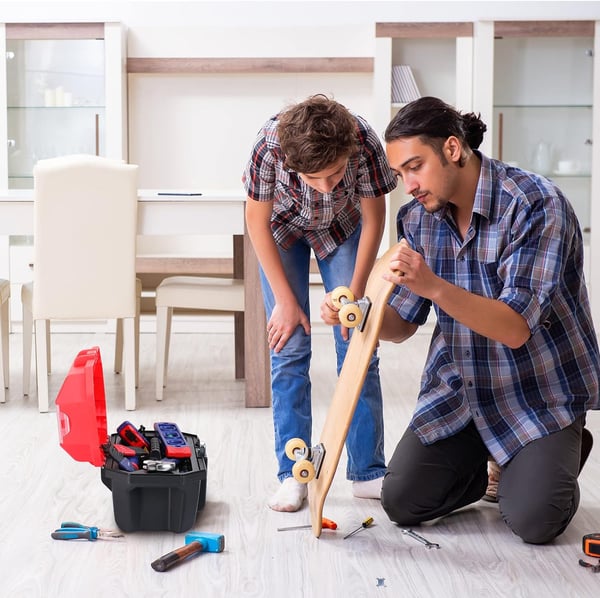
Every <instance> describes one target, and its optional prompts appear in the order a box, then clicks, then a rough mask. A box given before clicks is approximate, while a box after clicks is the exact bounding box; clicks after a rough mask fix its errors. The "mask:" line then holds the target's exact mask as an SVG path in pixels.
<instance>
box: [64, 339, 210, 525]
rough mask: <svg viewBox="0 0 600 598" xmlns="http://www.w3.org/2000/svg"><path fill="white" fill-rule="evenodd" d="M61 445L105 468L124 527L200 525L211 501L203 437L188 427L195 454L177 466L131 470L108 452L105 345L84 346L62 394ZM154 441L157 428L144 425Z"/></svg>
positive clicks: (118, 518) (112, 437) (79, 458)
mask: <svg viewBox="0 0 600 598" xmlns="http://www.w3.org/2000/svg"><path fill="white" fill-rule="evenodd" d="M56 412H57V418H58V429H59V437H60V445H61V447H62V448H63V449H64V450H65V451H67V453H69V454H70V455H71V457H73V458H74V459H75V460H77V461H87V462H89V463H91V464H92V465H95V466H98V467H100V477H101V479H102V482H103V483H104V485H105V486H107V488H109V489H110V490H111V491H112V498H113V509H114V516H115V521H116V523H117V525H118V527H119V528H120V529H121V530H122V531H124V532H134V531H171V532H185V531H187V530H189V529H191V528H192V527H193V526H194V523H195V521H196V517H197V514H198V511H200V510H201V509H202V508H203V507H204V503H205V501H206V472H207V457H206V447H205V446H204V444H203V443H201V442H200V440H199V439H198V437H197V436H195V435H193V434H187V433H185V432H183V436H184V438H185V441H186V443H187V445H188V446H189V447H190V449H191V457H189V458H186V459H182V460H181V462H180V465H179V466H178V467H177V469H176V470H175V471H147V470H146V469H143V468H140V469H138V470H136V471H125V470H123V469H121V467H120V466H119V463H118V462H117V461H116V460H115V459H114V458H112V457H111V456H107V455H106V453H105V450H104V448H103V446H104V445H107V443H109V442H112V443H113V445H114V444H119V442H120V441H121V438H120V437H119V435H118V434H111V435H110V437H109V436H108V434H107V420H106V397H105V394H104V376H103V371H102V360H101V358H100V349H99V348H98V347H92V348H91V349H85V350H83V351H80V352H79V354H78V355H77V357H76V358H75V361H74V362H73V365H72V366H71V369H70V370H69V373H68V375H67V377H66V378H65V380H64V382H63V384H62V387H61V389H60V391H59V393H58V396H57V398H56ZM144 435H145V436H146V437H147V438H148V440H150V438H152V437H153V436H154V435H155V432H154V431H153V430H144Z"/></svg>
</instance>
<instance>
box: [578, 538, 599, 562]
mask: <svg viewBox="0 0 600 598" xmlns="http://www.w3.org/2000/svg"><path fill="white" fill-rule="evenodd" d="M582 548H583V552H585V554H587V555H588V556H595V557H598V558H600V534H599V533H596V534H586V535H585V536H583V541H582Z"/></svg>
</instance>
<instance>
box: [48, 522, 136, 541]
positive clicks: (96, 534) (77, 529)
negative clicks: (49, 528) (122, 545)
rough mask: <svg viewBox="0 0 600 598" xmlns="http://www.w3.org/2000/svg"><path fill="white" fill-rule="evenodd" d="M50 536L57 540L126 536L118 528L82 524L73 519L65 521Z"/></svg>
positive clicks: (107, 538) (101, 538) (91, 539)
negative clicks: (101, 527)
mask: <svg viewBox="0 0 600 598" xmlns="http://www.w3.org/2000/svg"><path fill="white" fill-rule="evenodd" d="M50 536H51V537H52V538H54V539H55V540H89V541H90V542H94V541H95V540H115V539H118V538H124V537H125V536H124V535H123V534H122V533H121V532H120V531H116V530H110V529H100V528H98V527H95V526H91V525H82V524H81V523H74V522H73V521H64V522H63V523H61V524H60V528H59V529H56V530H54V531H53V532H52V533H51V534H50Z"/></svg>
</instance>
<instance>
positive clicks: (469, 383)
mask: <svg viewBox="0 0 600 598" xmlns="http://www.w3.org/2000/svg"><path fill="white" fill-rule="evenodd" d="M467 386H468V387H469V388H473V382H472V381H471V380H469V381H468V382H467Z"/></svg>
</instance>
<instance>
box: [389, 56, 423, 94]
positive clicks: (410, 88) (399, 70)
mask: <svg viewBox="0 0 600 598" xmlns="http://www.w3.org/2000/svg"><path fill="white" fill-rule="evenodd" d="M420 97H421V94H420V92H419V88H418V86H417V82H416V81H415V77H414V75H413V72H412V69H411V68H410V66H408V65H406V64H400V65H398V66H393V67H392V102H394V103H406V102H412V101H413V100H417V99H418V98H420Z"/></svg>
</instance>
